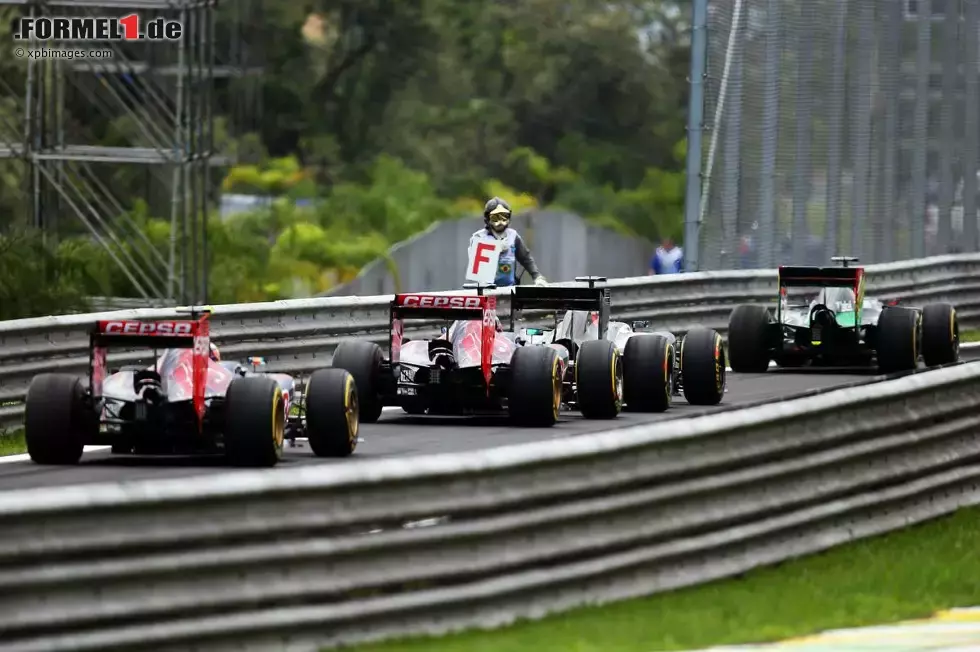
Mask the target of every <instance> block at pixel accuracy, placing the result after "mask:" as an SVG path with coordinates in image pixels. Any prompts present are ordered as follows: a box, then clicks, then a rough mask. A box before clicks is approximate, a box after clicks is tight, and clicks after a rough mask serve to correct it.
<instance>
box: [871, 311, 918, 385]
mask: <svg viewBox="0 0 980 652" xmlns="http://www.w3.org/2000/svg"><path fill="white" fill-rule="evenodd" d="M921 328H922V327H921V322H920V320H919V313H918V312H916V311H915V310H912V309H910V308H886V309H885V310H884V311H882V313H881V316H880V317H879V318H878V328H877V336H876V337H877V346H876V347H875V348H876V349H877V350H876V354H877V357H878V370H879V371H881V373H883V374H892V373H898V372H900V371H912V370H914V369H915V368H916V366H917V365H918V362H919V340H920V335H921Z"/></svg>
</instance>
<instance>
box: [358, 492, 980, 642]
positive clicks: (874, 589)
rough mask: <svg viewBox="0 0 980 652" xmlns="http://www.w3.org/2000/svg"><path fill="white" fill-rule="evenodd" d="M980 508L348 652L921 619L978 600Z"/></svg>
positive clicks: (699, 638) (808, 629) (712, 635)
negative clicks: (737, 569)
mask: <svg viewBox="0 0 980 652" xmlns="http://www.w3.org/2000/svg"><path fill="white" fill-rule="evenodd" d="M978 528H980V508H966V509H962V510H960V511H959V512H957V513H956V514H953V515H951V516H947V517H944V518H942V519H937V520H935V521H932V522H930V523H927V524H923V525H919V526H916V527H913V528H909V529H906V530H902V531H899V532H893V533H891V534H888V535H884V536H881V537H876V538H873V539H867V540H864V541H859V542H856V543H852V544H848V545H846V546H841V547H838V548H835V549H833V550H830V551H827V552H825V553H821V554H819V555H813V556H810V557H806V558H802V559H798V560H794V561H791V562H786V563H784V564H781V565H779V566H774V567H769V568H764V569H759V570H756V571H752V572H750V573H747V574H745V575H744V576H742V577H741V578H738V579H730V580H721V581H718V582H714V583H711V584H706V585H703V586H699V587H692V588H689V589H682V590H678V591H674V592H672V593H665V594H660V595H657V596H652V597H649V598H643V599H637V600H630V601H625V602H620V603H617V604H612V605H607V606H604V607H598V608H591V609H580V610H577V611H573V612H568V613H565V614H562V615H558V616H554V617H551V618H548V619H545V620H541V621H537V622H526V621H525V622H522V623H519V624H517V625H514V626H512V627H508V628H504V629H499V630H495V631H490V632H464V633H462V634H458V635H452V636H447V637H443V638H416V639H408V640H402V641H393V642H390V643H380V644H374V645H364V646H357V647H353V648H347V649H348V650H356V651H357V652H423V651H424V652H653V651H655V650H684V649H692V648H697V647H706V646H711V645H722V644H736V643H759V642H764V641H774V640H780V639H785V638H790V637H795V636H802V635H806V634H812V633H816V632H818V631H821V630H825V629H832V628H838V627H856V626H862V625H870V624H875V623H884V622H894V621H897V620H905V619H909V618H918V617H926V616H929V615H931V614H932V613H934V612H936V611H938V610H941V609H944V608H949V607H954V606H970V605H975V604H978V603H980V582H977V578H978V577H980V555H977V554H976V551H977V532H978Z"/></svg>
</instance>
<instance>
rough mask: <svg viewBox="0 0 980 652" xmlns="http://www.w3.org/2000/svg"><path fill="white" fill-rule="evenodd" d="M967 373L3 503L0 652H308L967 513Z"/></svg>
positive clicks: (971, 498)
mask: <svg viewBox="0 0 980 652" xmlns="http://www.w3.org/2000/svg"><path fill="white" fill-rule="evenodd" d="M978 388H980V363H967V364H960V365H955V366H950V367H947V368H943V369H938V370H930V371H924V372H920V373H917V374H913V375H909V376H906V377H903V378H898V379H894V380H886V381H884V382H877V383H875V382H872V383H870V384H869V383H864V384H858V385H855V386H852V387H848V388H846V389H837V390H832V391H827V392H824V393H820V394H818V395H813V396H809V397H805V398H799V399H797V400H793V401H783V402H777V403H771V404H768V405H765V406H759V407H750V408H746V409H741V410H733V411H729V412H726V413H723V414H712V415H707V416H702V417H696V418H691V419H682V420H677V421H670V422H666V423H660V424H647V425H642V426H635V427H631V428H624V429H617V430H611V431H608V432H604V433H598V434H592V435H583V436H578V437H573V438H568V439H563V440H562V443H561V446H555V445H554V442H537V443H530V444H524V445H519V446H511V447H506V448H496V449H489V450H483V451H473V452H466V453H464V454H445V455H436V456H427V457H419V458H401V459H391V460H375V461H351V462H349V463H345V464H340V465H336V466H331V467H330V468H329V472H325V471H326V470H325V469H324V467H322V466H321V467H299V468H291V469H275V470H271V471H261V472H250V471H249V472H237V473H225V474H220V475H213V476H201V477H193V478H179V479H173V480H152V481H144V482H129V483H123V484H105V485H88V486H87V487H86V490H85V491H79V490H78V488H77V487H61V488H49V489H35V490H24V491H10V492H4V493H2V494H0V531H2V532H3V536H4V545H3V546H0V652H39V651H41V650H45V651H46V652H58V651H62V650H63V651H67V650H71V651H72V652H84V651H89V650H91V651H95V650H98V651H99V652H111V651H122V650H125V651H127V652H130V651H137V650H167V651H170V650H173V651H176V650H188V649H194V650H199V651H205V650H230V649H235V650H270V649H286V648H288V649H290V650H295V651H305V650H310V651H312V650H316V649H318V648H319V647H321V646H332V645H337V644H342V643H352V642H356V641H363V640H367V639H377V638H384V637H388V636H392V635H397V634H406V633H439V632H444V631H447V630H450V629H455V628H460V627H465V626H492V625H499V624H503V623H506V622H509V621H512V620H514V619H516V618H527V617H530V618H534V617H539V616H541V615H544V614H545V613H548V612H551V611H558V610H564V609H568V608H571V607H574V606H578V605H583V604H590V603H596V602H599V603H601V602H606V601H610V600H614V599H622V598H627V597H632V596H639V595H647V594H650V593H655V592H659V591H664V590H668V589H672V588H677V587H680V586H686V585H691V584H695V583H700V582H704V581H708V580H712V579H716V578H720V577H725V576H730V575H734V574H737V573H741V572H745V571H746V570H749V569H751V568H753V567H756V566H759V565H763V564H768V563H774V562H777V561H780V560H784V559H787V558H791V557H795V556H799V555H801V554H805V553H811V552H815V551H818V550H822V549H826V548H829V547H831V546H834V545H837V544H840V543H843V542H846V541H850V540H853V539H858V538H861V537H866V536H869V535H873V534H877V533H880V532H884V531H887V530H892V529H898V528H901V527H904V526H907V525H909V524H911V523H914V522H917V521H921V520H925V519H928V518H930V517H934V516H937V515H940V514H943V513H947V512H950V511H953V510H955V509H956V508H957V507H959V506H962V505H966V504H974V503H977V502H980V439H978V438H977V437H976V434H975V433H976V432H977V429H978V428H980V411H978V409H977V403H976V396H977V391H978Z"/></svg>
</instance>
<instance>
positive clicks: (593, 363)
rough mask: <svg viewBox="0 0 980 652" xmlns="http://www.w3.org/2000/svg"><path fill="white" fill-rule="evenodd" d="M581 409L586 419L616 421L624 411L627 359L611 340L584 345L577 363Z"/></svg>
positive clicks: (579, 352) (576, 371)
mask: <svg viewBox="0 0 980 652" xmlns="http://www.w3.org/2000/svg"><path fill="white" fill-rule="evenodd" d="M575 385H576V388H577V390H576V395H577V400H578V409H579V411H580V412H581V413H582V416H583V417H585V418H586V419H615V418H616V417H617V416H618V415H619V413H620V411H621V410H622V409H623V357H622V355H621V354H620V353H619V349H617V348H616V345H615V344H614V343H613V342H610V341H609V340H589V341H587V342H582V344H581V345H580V346H579V350H578V358H576V360H575Z"/></svg>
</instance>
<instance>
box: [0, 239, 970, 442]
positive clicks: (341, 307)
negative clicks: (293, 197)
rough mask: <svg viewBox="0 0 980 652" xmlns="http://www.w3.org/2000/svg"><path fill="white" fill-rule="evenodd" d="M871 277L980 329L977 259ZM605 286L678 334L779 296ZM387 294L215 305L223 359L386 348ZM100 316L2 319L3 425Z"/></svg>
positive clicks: (712, 287)
mask: <svg viewBox="0 0 980 652" xmlns="http://www.w3.org/2000/svg"><path fill="white" fill-rule="evenodd" d="M867 273H868V293H869V296H877V297H880V298H886V299H887V298H896V299H901V300H902V301H903V302H907V303H909V304H911V305H922V304H924V303H926V302H932V301H946V302H949V303H952V304H953V305H954V306H956V307H957V311H958V315H959V319H960V324H961V326H962V327H964V328H966V327H972V328H977V327H980V255H959V256H940V257H935V258H931V259H925V260H916V261H906V262H900V263H891V264H886V265H874V266H869V267H868V268H867ZM608 285H609V287H610V288H611V289H612V314H613V317H614V318H616V319H622V320H633V319H643V320H649V321H650V325H651V326H653V327H656V328H663V329H667V330H671V331H674V332H676V333H684V332H686V331H687V330H688V329H690V328H691V327H693V326H695V325H701V326H707V327H710V328H715V329H717V330H718V331H720V332H722V333H724V332H725V331H726V329H727V325H728V316H729V314H730V313H731V310H732V308H734V307H735V306H736V305H738V304H741V303H772V302H774V300H775V299H776V296H777V293H776V271H775V270H741V271H729V272H698V273H693V274H680V275H673V276H658V277H651V276H644V277H637V278H623V279H611V280H610V281H609V283H608ZM507 292H508V291H507V290H496V291H494V292H493V293H494V294H496V295H497V296H498V297H499V298H500V303H499V313H500V315H506V314H507V311H508V310H509V302H508V301H507ZM390 300H391V297H390V296H374V297H325V298H317V299H297V300H290V301H277V302H271V303H256V304H239V305H227V306H216V307H215V311H214V314H213V316H212V333H213V337H214V339H215V341H216V342H217V343H218V344H219V345H220V346H221V350H222V355H223V357H224V358H225V359H228V360H236V359H244V358H246V357H248V356H253V355H257V356H263V357H265V359H266V362H267V363H268V369H269V370H270V371H281V372H284V373H291V374H296V375H303V374H307V373H309V372H311V371H313V370H314V369H317V368H320V367H324V366H327V365H328V364H329V363H330V360H331V357H332V353H333V350H334V348H335V347H336V345H337V343H338V342H340V341H342V340H344V339H347V338H352V337H357V338H363V339H370V340H373V341H376V342H378V343H379V344H382V345H385V344H386V343H387V338H388V325H389V314H388V305H389V302H390ZM105 314H108V315H112V316H114V317H116V318H124V317H148V318H149V317H156V318H174V317H179V315H178V314H177V313H175V312H174V310H172V309H145V310H133V311H124V312H117V313H103V315H105ZM529 315H530V316H532V317H533V314H531V313H529ZM539 315H540V313H539ZM96 317H97V315H68V316H64V317H44V318H39V319H22V320H15V321H9V322H0V426H2V425H6V426H8V427H10V426H17V425H19V424H20V423H21V422H22V420H23V404H22V401H23V399H24V396H25V394H26V392H27V387H28V385H29V384H30V381H31V378H33V377H34V376H35V375H36V374H39V373H42V372H45V371H62V372H69V373H76V374H84V373H86V371H87V368H88V333H89V331H90V329H91V328H92V326H93V323H94V321H95V319H96ZM409 326H411V325H409ZM436 326H437V324H435V323H433V322H420V323H419V324H418V325H417V326H416V328H415V329H414V331H415V334H416V335H415V336H418V335H419V334H422V333H425V332H429V333H431V332H434V331H433V329H434V328H435V327H436ZM148 353H149V352H148V351H137V352H122V353H115V354H110V363H112V364H113V365H117V364H119V365H121V364H137V363H141V362H146V363H149V361H150V360H149V358H147V355H148Z"/></svg>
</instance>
